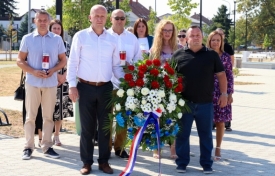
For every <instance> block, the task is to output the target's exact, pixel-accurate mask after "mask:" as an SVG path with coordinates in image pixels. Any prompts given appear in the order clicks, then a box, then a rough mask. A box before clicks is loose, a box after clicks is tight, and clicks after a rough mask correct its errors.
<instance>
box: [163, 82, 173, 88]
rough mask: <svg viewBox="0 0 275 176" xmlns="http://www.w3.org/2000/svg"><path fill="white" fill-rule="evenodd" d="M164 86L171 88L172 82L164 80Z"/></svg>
mask: <svg viewBox="0 0 275 176" xmlns="http://www.w3.org/2000/svg"><path fill="white" fill-rule="evenodd" d="M165 86H166V87H167V88H168V89H171V88H172V87H173V84H172V82H171V81H166V82H165Z"/></svg>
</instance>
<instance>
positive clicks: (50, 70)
mask: <svg viewBox="0 0 275 176" xmlns="http://www.w3.org/2000/svg"><path fill="white" fill-rule="evenodd" d="M54 72H56V71H55V69H54V68H51V69H49V70H48V71H47V74H48V78H49V77H51V76H52V75H53V74H54Z"/></svg>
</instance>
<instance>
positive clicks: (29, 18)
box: [28, 0, 31, 33]
mask: <svg viewBox="0 0 275 176" xmlns="http://www.w3.org/2000/svg"><path fill="white" fill-rule="evenodd" d="M30 32H31V0H29V11H28V33H30Z"/></svg>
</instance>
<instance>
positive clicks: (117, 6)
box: [116, 0, 119, 9]
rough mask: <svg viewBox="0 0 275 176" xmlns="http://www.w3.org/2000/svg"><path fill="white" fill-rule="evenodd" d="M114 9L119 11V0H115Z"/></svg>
mask: <svg viewBox="0 0 275 176" xmlns="http://www.w3.org/2000/svg"><path fill="white" fill-rule="evenodd" d="M116 9H119V0H116Z"/></svg>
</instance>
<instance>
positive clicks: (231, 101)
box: [227, 94, 233, 104]
mask: <svg viewBox="0 0 275 176" xmlns="http://www.w3.org/2000/svg"><path fill="white" fill-rule="evenodd" d="M231 103H233V97H232V94H229V95H228V98H227V104H231Z"/></svg>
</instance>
